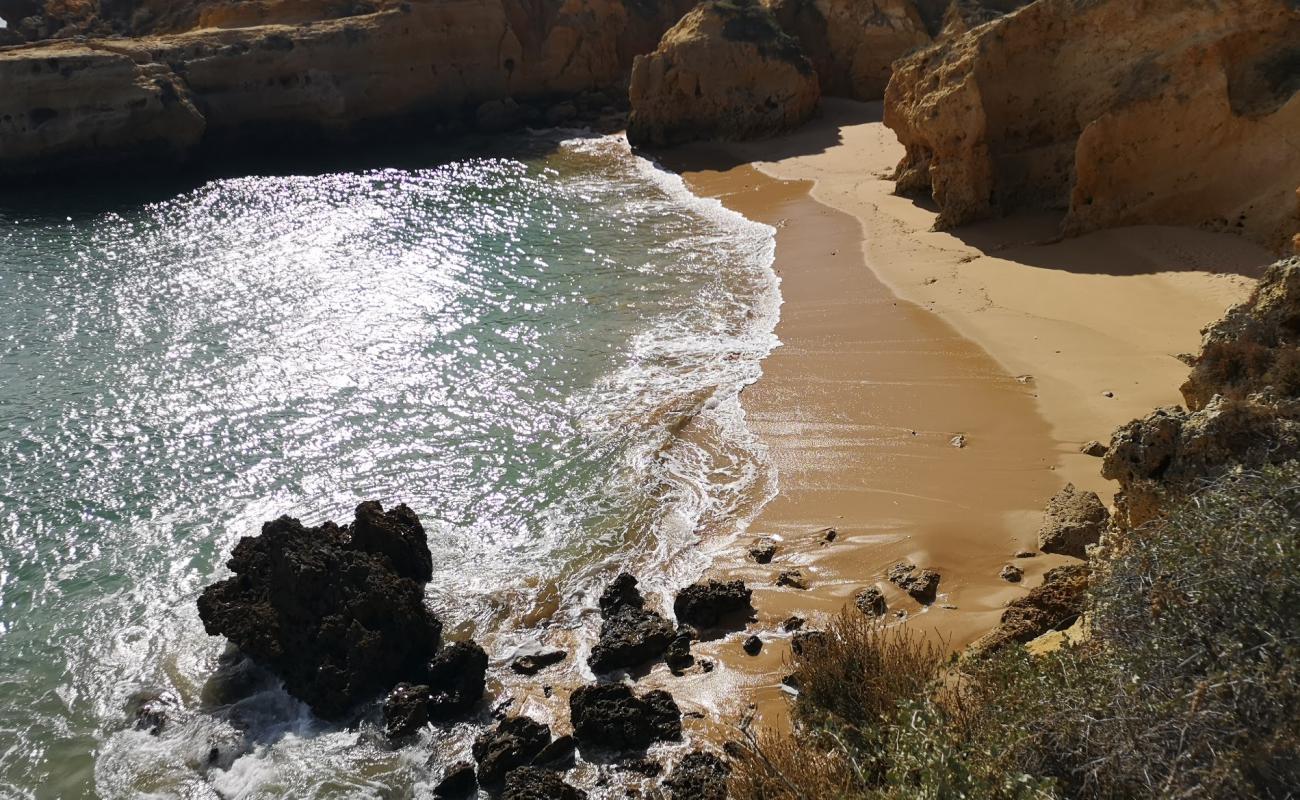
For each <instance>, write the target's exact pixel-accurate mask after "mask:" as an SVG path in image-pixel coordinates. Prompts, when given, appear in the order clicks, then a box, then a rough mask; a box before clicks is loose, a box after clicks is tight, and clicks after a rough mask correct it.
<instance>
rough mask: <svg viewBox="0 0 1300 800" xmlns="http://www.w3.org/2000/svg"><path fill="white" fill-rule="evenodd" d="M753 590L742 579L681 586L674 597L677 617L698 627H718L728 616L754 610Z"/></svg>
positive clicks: (737, 615)
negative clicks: (682, 587)
mask: <svg viewBox="0 0 1300 800" xmlns="http://www.w3.org/2000/svg"><path fill="white" fill-rule="evenodd" d="M752 596H753V592H752V591H750V589H749V588H748V587H747V586H745V584H744V582H743V581H739V580H735V581H725V582H724V581H715V580H709V581H701V582H699V583H695V584H692V585H690V586H687V587H686V588H684V589H682V590H681V591H679V592H678V593H677V599H676V600H674V601H673V613H674V614H676V615H677V621H678V622H681V623H685V624H687V625H692V626H694V627H695V628H696V629H700V630H702V629H706V628H713V627H717V626H719V625H721V624H723V623H724V622H727V621H728V620H729V618H734V617H739V616H741V615H743V616H744V617H745V619H748V618H749V617H750V616H752V615H753V613H754V606H753V605H752V603H751V597H752Z"/></svg>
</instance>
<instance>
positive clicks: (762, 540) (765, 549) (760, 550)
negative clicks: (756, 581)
mask: <svg viewBox="0 0 1300 800" xmlns="http://www.w3.org/2000/svg"><path fill="white" fill-rule="evenodd" d="M775 555H776V540H775V539H773V538H771V537H770V536H761V537H759V538H757V539H755V540H754V543H753V544H751V545H750V546H749V557H750V558H752V559H754V561H756V562H758V563H759V564H768V563H771V561H772V558H773V557H774V556H775Z"/></svg>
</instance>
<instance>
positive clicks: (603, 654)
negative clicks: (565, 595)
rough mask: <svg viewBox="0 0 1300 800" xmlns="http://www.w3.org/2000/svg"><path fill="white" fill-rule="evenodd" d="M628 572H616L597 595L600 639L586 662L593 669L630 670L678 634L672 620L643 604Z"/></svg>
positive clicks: (598, 670) (662, 651) (649, 657)
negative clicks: (598, 595)
mask: <svg viewBox="0 0 1300 800" xmlns="http://www.w3.org/2000/svg"><path fill="white" fill-rule="evenodd" d="M636 586H637V580H636V578H635V577H633V576H632V575H631V574H629V573H626V572H623V573H620V574H619V575H618V577H616V578H615V579H614V580H613V581H612V582H610V584H609V586H607V587H605V591H604V592H602V593H601V595H600V614H601V617H602V618H603V621H602V622H601V625H600V638H599V639H598V640H597V641H596V644H595V646H594V647H592V648H591V655H590V656H588V658H587V665H588V666H589V667H591V670H592V672H595V673H605V672H612V671H614V670H616V669H630V668H632V667H636V666H640V665H641V664H644V663H646V662H647V661H651V660H653V659H656V658H658V657H659V656H660V655H662V654H663V653H664V651H665V650H667V649H668V646H669V645H670V644H672V641H673V639H674V638H676V636H677V631H676V629H675V628H674V627H673V623H672V622H671V621H670V620H669V619H668V618H666V617H664V616H663V615H662V614H660V613H658V612H657V611H651V610H649V609H647V608H646V607H645V598H643V597H642V596H641V592H640V591H639V590H638V589H637V588H636Z"/></svg>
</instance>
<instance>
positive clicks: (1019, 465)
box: [663, 101, 1272, 728]
mask: <svg viewBox="0 0 1300 800" xmlns="http://www.w3.org/2000/svg"><path fill="white" fill-rule="evenodd" d="M879 108H880V106H879V104H878V103H876V104H872V103H856V102H852V101H828V102H827V103H826V109H825V111H824V113H823V115H822V116H821V117H820V118H819V119H817V120H814V121H813V122H811V123H809V124H808V125H807V126H805V127H804V128H802V129H800V130H799V131H796V132H794V133H792V134H789V135H787V136H783V137H780V138H777V139H772V140H767V141H760V142H748V143H739V144H709V145H695V146H690V147H687V148H683V149H681V150H678V151H674V152H672V153H670V154H668V156H666V157H664V158H663V160H664V162H665V163H666V164H667V165H668V166H670V167H671V168H672V169H674V170H676V171H678V172H679V173H681V174H682V176H683V178H684V179H685V181H686V183H687V185H688V186H690V188H691V189H692V190H693V191H695V192H696V193H698V194H700V195H702V196H705V197H714V198H717V199H719V200H721V201H722V202H723V204H724V205H725V206H726V207H728V208H730V209H732V210H735V211H739V212H740V213H742V214H744V215H745V216H746V217H749V218H750V219H754V220H756V221H759V222H765V223H768V224H772V225H774V226H776V227H777V229H778V233H777V249H776V262H775V265H774V268H775V269H776V271H777V272H778V274H779V275H780V277H781V281H782V285H781V291H782V295H783V304H782V307H781V317H780V320H779V321H778V324H777V328H776V333H777V336H778V338H779V339H780V340H781V342H782V344H781V346H780V347H779V348H777V350H775V351H774V352H773V353H772V354H770V355H769V356H768V357H767V359H765V360H764V362H763V375H762V377H761V378H760V379H759V381H758V382H757V383H756V384H754V385H752V386H750V387H749V388H747V389H746V390H745V392H744V394H743V404H744V407H745V411H746V415H747V418H748V419H749V421H750V426H751V428H752V429H753V430H754V432H755V434H756V436H757V437H758V438H759V440H760V441H762V442H764V443H765V444H766V445H767V446H768V447H769V452H770V455H771V458H772V461H773V463H774V464H775V466H776V471H777V482H778V491H777V495H776V497H775V498H774V499H773V500H771V501H770V502H769V503H768V504H767V506H765V507H764V508H763V510H762V511H761V512H760V513H759V515H758V516H757V517H756V518H755V520H754V521H753V522H752V523H751V525H750V527H749V532H748V533H747V534H746V535H743V536H741V537H740V538H739V539H738V540H737V541H736V543H735V545H734V546H733V547H730V548H728V549H724V550H722V551H721V552H719V553H718V554H717V556H716V558H715V561H714V566H713V568H712V569H711V570H710V575H711V576H713V577H717V578H720V579H734V578H740V579H742V580H744V581H745V582H746V583H747V584H748V585H750V586H751V587H752V588H753V589H754V597H755V606H756V608H757V609H758V619H757V624H756V625H752V626H751V627H750V629H749V630H747V631H746V632H745V633H744V634H743V635H732V636H729V637H727V638H725V639H722V640H718V641H714V642H705V643H700V644H699V645H697V648H696V650H697V654H698V655H700V656H704V657H709V658H715V659H717V660H719V661H720V662H721V663H722V664H723V665H725V666H726V667H727V669H724V670H720V672H722V673H724V674H725V673H735V674H734V675H733V676H732V677H731V678H729V679H727V680H725V681H723V682H722V683H721V684H720V687H719V691H718V694H717V696H716V699H717V700H720V699H722V694H721V693H722V692H727V693H731V692H734V691H735V690H736V689H737V688H740V687H744V692H745V694H746V695H747V697H746V699H747V701H748V702H749V703H751V704H752V707H753V710H754V712H755V713H754V719H755V720H756V721H757V722H759V723H760V724H762V725H766V726H769V727H778V728H780V727H784V726H785V725H786V724H788V714H787V712H786V709H787V704H786V703H785V701H784V698H786V697H787V694H786V690H785V689H784V688H783V686H782V685H781V678H782V676H783V675H784V674H785V672H786V671H787V666H786V664H787V661H788V653H789V641H790V636H789V634H787V633H785V632H783V631H782V630H781V622H782V621H783V620H784V619H786V618H787V617H788V616H790V615H792V614H798V615H801V616H805V617H807V619H808V625H807V627H808V628H817V627H820V623H819V621H822V622H824V621H825V620H826V619H828V618H829V617H830V616H831V615H834V614H836V613H839V611H840V610H841V609H843V608H846V607H847V608H849V609H850V610H851V609H852V608H853V601H854V596H855V595H856V593H857V592H858V591H859V590H860V589H862V588H865V587H868V586H872V585H876V586H877V587H878V588H880V589H882V590H883V592H884V595H885V598H886V602H887V604H888V607H889V612H888V613H890V614H894V613H896V612H897V611H899V610H901V611H903V612H904V613H905V614H906V615H907V618H908V619H910V620H913V621H912V623H911V624H912V625H913V626H916V625H917V624H920V626H921V629H922V630H924V631H926V632H927V633H931V634H935V635H938V636H939V637H940V638H942V639H943V640H944V641H945V642H946V643H947V645H948V646H949V647H950V648H952V649H954V650H957V649H960V648H961V647H964V646H965V645H966V644H969V643H970V642H971V641H973V640H974V639H975V638H977V637H978V636H979V635H981V634H983V633H984V632H986V631H987V630H990V629H992V628H993V627H994V626H996V624H997V622H998V619H999V617H1000V616H1001V610H1002V608H1003V606H1004V605H1005V604H1006V603H1007V602H1008V601H1009V600H1011V599H1013V598H1015V597H1018V596H1022V595H1023V594H1025V593H1026V592H1027V591H1028V589H1030V588H1032V587H1034V586H1036V585H1038V584H1039V583H1040V582H1041V579H1042V575H1043V574H1044V573H1045V572H1046V571H1047V570H1048V569H1050V568H1052V567H1054V566H1057V565H1060V564H1063V563H1068V562H1070V561H1072V560H1073V559H1069V558H1067V557H1064V556H1052V555H1046V554H1041V553H1040V554H1038V555H1037V556H1036V557H1033V558H1022V559H1016V558H1014V555H1015V553H1016V552H1017V551H1019V550H1034V551H1036V550H1037V541H1036V539H1037V530H1038V527H1039V525H1040V523H1041V515H1042V509H1043V507H1044V506H1045V505H1046V503H1047V500H1048V499H1049V498H1050V497H1051V496H1052V495H1053V494H1055V493H1056V492H1057V491H1059V489H1060V488H1061V487H1063V486H1064V485H1065V484H1066V483H1067V482H1073V483H1075V484H1076V485H1077V486H1080V487H1081V488H1084V489H1090V490H1094V491H1097V492H1098V493H1099V494H1100V495H1101V496H1102V497H1103V499H1104V500H1106V501H1108V500H1109V498H1110V494H1111V493H1112V491H1113V488H1112V486H1111V485H1109V483H1108V482H1107V481H1104V480H1103V479H1102V478H1101V477H1100V472H1099V467H1100V464H1099V462H1098V461H1097V459H1095V458H1092V457H1090V456H1086V455H1083V454H1081V453H1080V452H1079V446H1080V445H1081V444H1083V443H1084V442H1086V441H1088V440H1090V439H1099V440H1102V441H1105V440H1107V439H1108V438H1109V435H1110V432H1111V431H1112V430H1113V429H1114V428H1115V427H1116V426H1118V425H1120V424H1122V423H1124V422H1126V421H1128V420H1129V419H1132V418H1135V417H1140V416H1142V415H1144V414H1145V413H1147V412H1148V411H1149V410H1150V409H1151V408H1152V407H1155V406H1161V405H1172V404H1177V403H1180V402H1181V398H1180V396H1179V394H1178V386H1179V384H1180V383H1181V382H1182V380H1183V378H1184V377H1185V374H1186V367H1185V365H1183V363H1182V362H1181V361H1179V360H1177V358H1176V356H1177V354H1179V353H1182V352H1190V351H1195V350H1196V349H1197V347H1198V345H1199V342H1200V332H1199V331H1200V328H1201V327H1202V326H1203V325H1207V324H1209V323H1210V322H1212V321H1214V320H1215V319H1217V318H1218V317H1219V316H1220V315H1221V314H1222V312H1223V311H1224V310H1225V309H1226V308H1227V307H1228V306H1230V305H1231V304H1233V303H1235V302H1237V301H1238V300H1240V299H1242V298H1244V297H1245V295H1246V294H1247V293H1248V291H1249V287H1250V285H1251V283H1253V278H1254V277H1257V276H1258V275H1259V274H1261V273H1262V271H1263V268H1264V267H1265V266H1266V265H1267V264H1268V263H1269V262H1270V261H1271V260H1272V256H1271V255H1270V254H1269V253H1267V251H1265V250H1264V249H1263V248H1261V247H1258V246H1256V245H1254V244H1251V243H1250V242H1247V241H1245V240H1243V239H1239V238H1237V237H1233V236H1230V235H1225V234H1213V233H1206V232H1201V231H1195V230H1184V229H1173V228H1155V227H1151V228H1145V227H1144V228H1130V229H1120V230H1113V231H1105V232H1101V233H1096V234H1091V235H1088V236H1085V237H1081V238H1078V239H1072V240H1059V239H1058V237H1057V236H1056V229H1055V222H1056V218H1055V217H1050V216H1048V215H1041V214H1039V215H1033V216H1018V217H1016V216H1013V217H1011V218H1008V219H1004V220H999V221H995V222H991V223H985V224H981V225H976V226H970V227H968V228H963V229H959V230H956V231H951V232H935V231H932V230H930V229H931V227H932V225H933V220H934V217H935V213H934V212H933V211H931V210H928V209H926V208H923V207H920V206H919V205H917V204H916V203H915V202H913V201H912V200H909V199H907V198H904V197H899V196H896V195H894V194H893V193H892V191H893V183H892V181H891V180H889V176H890V175H892V167H893V165H894V164H895V163H897V160H898V158H899V157H900V156H901V154H902V148H901V146H900V145H898V143H897V141H896V139H895V138H894V137H893V134H892V132H890V131H889V130H888V129H886V128H885V127H884V126H883V124H881V123H880V121H879V119H880V117H879ZM1211 268H1213V270H1214V271H1211ZM1119 326H1127V327H1119ZM1117 328H1118V330H1117V331H1116V332H1117V333H1121V334H1122V335H1112V334H1111V333H1110V331H1112V330H1116V329H1117ZM1134 341H1136V342H1137V344H1136V345H1135V344H1134V343H1133V342H1134ZM1105 392H1111V393H1112V396H1109V397H1107V396H1106V395H1105V394H1104V393H1105ZM958 393H959V394H958ZM955 396H960V400H961V402H960V403H954V402H953V398H954V397H955ZM957 435H963V436H965V437H966V439H965V445H966V446H964V447H960V448H958V447H955V446H953V445H952V444H951V439H952V438H953V437H954V436H957ZM828 528H834V529H835V530H836V534H837V535H836V537H835V539H834V541H833V542H826V541H825V531H826V529H828ZM759 536H773V537H775V538H777V539H778V540H779V541H778V544H777V547H778V550H777V555H776V557H775V558H774V559H773V560H772V562H771V563H770V564H766V565H759V564H756V563H755V562H754V561H753V560H752V559H751V558H749V557H748V554H747V550H748V547H749V544H750V542H751V540H752V539H754V538H756V537H759ZM900 561H908V562H911V563H914V564H916V565H917V566H918V567H919V568H923V569H924V568H935V569H937V570H938V572H939V573H940V575H941V581H940V585H939V590H938V591H939V597H938V599H937V600H936V602H935V603H933V604H932V605H930V606H922V605H921V604H919V603H917V602H916V601H915V600H913V599H911V598H910V597H908V596H906V595H905V594H904V593H903V592H901V591H899V590H898V589H897V588H896V587H895V586H893V585H892V584H891V583H890V582H889V581H888V580H887V579H886V577H885V572H886V571H887V570H888V569H889V567H891V566H893V565H894V564H896V563H899V562H900ZM1012 563H1014V564H1015V565H1016V566H1019V567H1021V568H1022V569H1023V570H1024V579H1023V580H1022V581H1021V582H1019V583H1011V582H1008V581H1005V580H1003V579H1002V578H1001V577H1000V576H999V571H1000V569H1001V567H1002V566H1003V565H1005V564H1012ZM788 569H798V570H800V571H801V572H802V574H803V577H804V579H805V580H806V581H807V582H808V584H809V588H808V589H807V590H799V589H794V588H788V587H778V586H777V585H776V579H777V576H778V574H779V573H780V572H782V571H784V570H788ZM855 613H856V612H855ZM750 633H757V634H758V635H759V636H760V638H761V639H762V640H763V642H764V648H763V650H762V652H761V653H760V654H759V655H758V656H749V655H746V654H745V653H744V652H743V650H742V648H741V641H742V640H743V639H744V638H745V637H746V636H748V635H749V634H750ZM683 688H685V687H683ZM700 688H703V689H704V690H705V696H704V697H694V698H692V699H693V700H696V701H698V702H702V703H703V704H704V705H715V704H714V703H713V702H711V700H710V698H709V697H708V694H710V692H709V691H708V690H707V688H705V687H700ZM733 699H734V698H733Z"/></svg>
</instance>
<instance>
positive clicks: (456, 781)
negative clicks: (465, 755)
mask: <svg viewBox="0 0 1300 800" xmlns="http://www.w3.org/2000/svg"><path fill="white" fill-rule="evenodd" d="M477 788H478V778H477V777H475V775H474V765H473V764H471V763H469V762H468V761H457V762H456V763H455V764H452V765H451V766H450V767H447V769H446V771H444V772H443V773H442V780H440V781H438V785H437V786H435V787H433V796H434V797H437V798H444V799H445V800H452V799H453V798H461V797H469V796H470V795H471V794H473V793H474V790H475V789H477Z"/></svg>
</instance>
